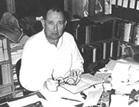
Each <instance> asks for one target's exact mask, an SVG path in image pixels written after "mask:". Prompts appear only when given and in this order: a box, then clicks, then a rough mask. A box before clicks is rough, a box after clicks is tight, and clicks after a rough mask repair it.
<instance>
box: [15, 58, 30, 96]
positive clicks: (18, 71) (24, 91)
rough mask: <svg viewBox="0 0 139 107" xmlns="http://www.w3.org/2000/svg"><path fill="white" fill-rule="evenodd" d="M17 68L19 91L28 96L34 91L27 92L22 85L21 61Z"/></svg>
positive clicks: (18, 62)
mask: <svg viewBox="0 0 139 107" xmlns="http://www.w3.org/2000/svg"><path fill="white" fill-rule="evenodd" d="M15 67H16V68H15V69H16V75H17V81H18V83H17V84H18V85H19V88H18V90H22V92H23V95H28V94H30V93H31V92H32V91H29V90H26V89H25V88H24V87H23V86H22V85H21V83H20V80H19V74H20V67H21V59H19V60H18V61H17V63H16V66H15Z"/></svg>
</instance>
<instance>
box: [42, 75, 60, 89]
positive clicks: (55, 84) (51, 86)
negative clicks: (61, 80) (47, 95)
mask: <svg viewBox="0 0 139 107" xmlns="http://www.w3.org/2000/svg"><path fill="white" fill-rule="evenodd" d="M44 86H45V87H46V88H47V89H48V90H49V91H58V86H59V84H58V81H57V80H53V79H52V78H48V79H47V81H45V83H44Z"/></svg>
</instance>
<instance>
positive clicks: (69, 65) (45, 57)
mask: <svg viewBox="0 0 139 107" xmlns="http://www.w3.org/2000/svg"><path fill="white" fill-rule="evenodd" d="M83 63H84V60H83V58H82V56H81V54H80V52H79V50H78V48H77V45H76V42H75V40H74V38H73V36H72V35H71V34H69V33H67V32H64V34H63V35H62V37H61V38H60V39H59V42H58V45H57V47H56V46H55V45H53V44H50V43H49V42H48V40H47V39H46V37H45V34H44V30H42V31H41V32H39V33H38V34H36V35H34V36H32V37H31V38H29V40H28V41H27V42H26V44H25V46H24V50H23V56H22V63H21V69H20V82H21V84H22V86H23V87H24V88H26V89H28V90H30V91H37V90H41V89H42V88H43V84H44V82H45V81H46V80H47V79H48V78H51V75H52V72H53V71H54V72H53V76H54V78H58V77H65V75H66V74H67V73H69V72H70V71H71V70H72V69H79V70H81V71H82V72H83Z"/></svg>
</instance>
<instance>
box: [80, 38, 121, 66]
mask: <svg viewBox="0 0 139 107" xmlns="http://www.w3.org/2000/svg"><path fill="white" fill-rule="evenodd" d="M119 47H120V43H119V41H118V40H109V41H99V42H96V43H94V44H87V45H83V46H81V47H80V50H81V53H82V56H83V58H84V61H85V69H87V67H88V66H89V65H90V64H92V63H97V62H100V61H102V60H107V59H109V58H112V59H117V58H119V56H120V53H121V52H120V49H119Z"/></svg>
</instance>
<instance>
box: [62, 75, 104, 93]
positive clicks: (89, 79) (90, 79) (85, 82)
mask: <svg viewBox="0 0 139 107" xmlns="http://www.w3.org/2000/svg"><path fill="white" fill-rule="evenodd" d="M103 76H104V75H103ZM103 76H102V75H101V74H96V75H92V74H90V73H85V74H82V75H81V80H80V81H79V83H78V84H77V85H68V84H63V85H61V87H62V88H64V89H66V90H68V91H69V92H71V93H73V94H77V93H80V92H82V91H84V90H86V89H88V88H91V87H93V86H94V87H95V85H97V84H101V83H103V82H104V79H105V77H103Z"/></svg>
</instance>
